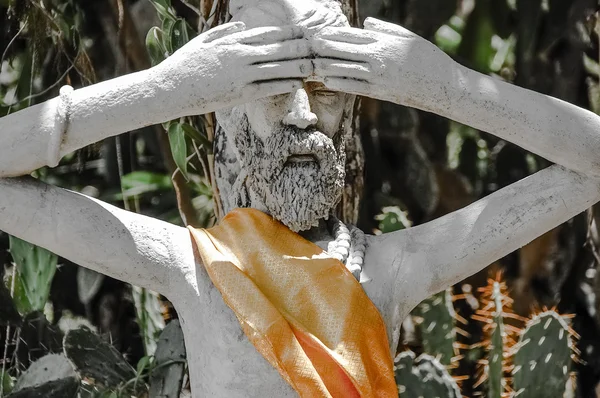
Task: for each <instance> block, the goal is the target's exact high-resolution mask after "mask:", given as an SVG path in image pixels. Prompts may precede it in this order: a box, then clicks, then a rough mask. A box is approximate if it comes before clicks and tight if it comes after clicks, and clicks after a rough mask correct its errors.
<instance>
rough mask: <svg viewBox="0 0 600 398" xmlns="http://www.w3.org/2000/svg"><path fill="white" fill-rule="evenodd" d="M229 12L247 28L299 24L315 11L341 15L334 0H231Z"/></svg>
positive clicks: (345, 22)
mask: <svg viewBox="0 0 600 398" xmlns="http://www.w3.org/2000/svg"><path fill="white" fill-rule="evenodd" d="M230 12H231V15H232V17H233V18H232V21H242V22H244V23H245V24H246V27H247V28H248V29H251V28H256V27H261V26H283V25H301V24H302V22H303V21H304V20H306V19H308V18H310V17H311V16H313V15H314V14H315V12H318V13H319V14H326V13H334V14H339V15H340V16H342V14H341V11H340V8H339V5H338V3H337V1H336V0H231V2H230ZM333 19H334V20H339V19H340V18H333ZM341 19H344V22H342V24H343V25H345V24H347V21H345V18H341ZM336 25H337V24H336Z"/></svg>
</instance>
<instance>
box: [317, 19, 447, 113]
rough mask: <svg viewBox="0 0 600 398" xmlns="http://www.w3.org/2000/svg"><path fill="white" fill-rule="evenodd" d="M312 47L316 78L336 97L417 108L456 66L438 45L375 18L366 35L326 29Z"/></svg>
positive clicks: (369, 21)
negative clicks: (350, 96) (344, 94)
mask: <svg viewBox="0 0 600 398" xmlns="http://www.w3.org/2000/svg"><path fill="white" fill-rule="evenodd" d="M312 43H313V44H312V45H313V50H314V53H315V56H316V59H315V62H314V67H315V71H314V74H315V76H316V78H317V79H318V80H321V81H322V82H323V83H324V84H325V86H326V87H327V88H329V89H331V90H334V91H343V92H347V93H351V94H357V95H363V96H367V97H372V98H377V99H381V100H385V101H391V102H395V103H398V104H403V105H408V106H416V105H418V104H419V101H418V100H417V101H415V99H417V98H418V97H419V96H427V95H432V91H429V88H436V89H437V90H433V92H437V91H439V88H440V87H443V86H444V85H445V84H447V82H448V81H450V79H451V78H452V67H451V65H454V61H452V60H451V58H450V57H448V56H447V55H446V54H444V53H443V52H442V51H441V50H439V49H438V48H437V47H436V46H435V45H433V44H432V43H430V42H429V41H427V40H425V39H423V38H421V37H419V36H418V35H416V34H414V33H412V32H410V31H409V30H406V29H404V28H402V27H400V26H397V25H394V24H390V23H387V22H383V21H379V20H377V19H374V18H367V19H366V21H365V29H357V28H335V27H330V28H325V29H323V30H321V31H320V32H319V33H317V34H315V36H314V37H313V40H312Z"/></svg>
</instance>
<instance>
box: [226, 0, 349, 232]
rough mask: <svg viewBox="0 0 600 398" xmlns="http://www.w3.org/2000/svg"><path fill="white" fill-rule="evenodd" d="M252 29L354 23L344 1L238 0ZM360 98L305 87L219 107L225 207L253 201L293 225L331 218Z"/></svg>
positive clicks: (237, 12)
mask: <svg viewBox="0 0 600 398" xmlns="http://www.w3.org/2000/svg"><path fill="white" fill-rule="evenodd" d="M230 11H231V13H232V16H233V20H235V21H242V22H244V23H245V24H246V27H247V28H253V27H258V26H285V25H290V24H292V25H297V26H301V27H304V28H305V29H306V30H307V31H314V30H318V29H321V28H323V27H325V26H349V25H348V21H347V19H346V17H344V15H343V13H342V11H341V8H340V2H339V1H337V0H303V1H297V0H261V1H252V0H243V1H241V0H240V1H238V0H232V1H231V2H230ZM354 99H355V97H354V96H352V95H348V94H344V93H334V92H330V91H327V90H324V87H322V86H320V85H319V84H318V83H315V82H308V81H307V82H305V86H304V88H303V89H300V90H297V91H295V92H292V93H289V94H285V95H277V96H274V97H269V98H264V99H261V100H258V101H253V102H252V103H248V104H245V105H242V106H238V107H234V108H232V109H228V110H223V111H220V112H217V122H218V128H217V133H216V136H215V174H216V180H217V187H218V189H219V192H220V197H221V202H222V205H223V210H224V213H228V212H229V211H231V210H232V209H233V208H235V207H253V208H256V209H259V210H262V211H264V212H266V213H268V214H271V215H272V216H273V217H274V218H276V219H278V220H279V221H281V222H283V223H284V224H285V225H287V226H288V227H289V228H291V229H292V230H294V231H301V230H307V229H309V228H311V227H313V226H316V225H318V223H319V220H322V219H325V218H327V217H328V216H329V215H330V214H331V212H332V210H333V209H334V207H335V206H336V204H337V203H338V202H339V200H340V199H341V195H342V191H343V187H344V179H345V147H344V138H345V134H346V130H345V127H346V126H348V125H349V124H351V119H352V111H353V106H354Z"/></svg>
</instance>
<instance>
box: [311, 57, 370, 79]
mask: <svg viewBox="0 0 600 398" xmlns="http://www.w3.org/2000/svg"><path fill="white" fill-rule="evenodd" d="M313 65H314V75H315V76H318V77H324V78H329V77H340V78H346V79H359V80H363V81H368V80H370V78H372V75H373V71H372V69H371V65H370V64H368V63H365V62H347V61H341V60H339V59H323V58H320V59H315V60H314V61H313Z"/></svg>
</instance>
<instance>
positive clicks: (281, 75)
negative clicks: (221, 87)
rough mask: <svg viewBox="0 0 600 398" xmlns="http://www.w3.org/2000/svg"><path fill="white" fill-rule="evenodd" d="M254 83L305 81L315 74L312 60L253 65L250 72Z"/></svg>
mask: <svg viewBox="0 0 600 398" xmlns="http://www.w3.org/2000/svg"><path fill="white" fill-rule="evenodd" d="M249 74H250V76H249V77H250V79H251V81H253V82H259V81H265V80H289V79H292V78H296V79H303V78H307V77H308V76H311V75H312V74H313V64H312V61H311V60H310V59H298V60H290V61H281V62H273V63H266V64H258V65H253V66H252V67H251V69H250V70H249Z"/></svg>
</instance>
